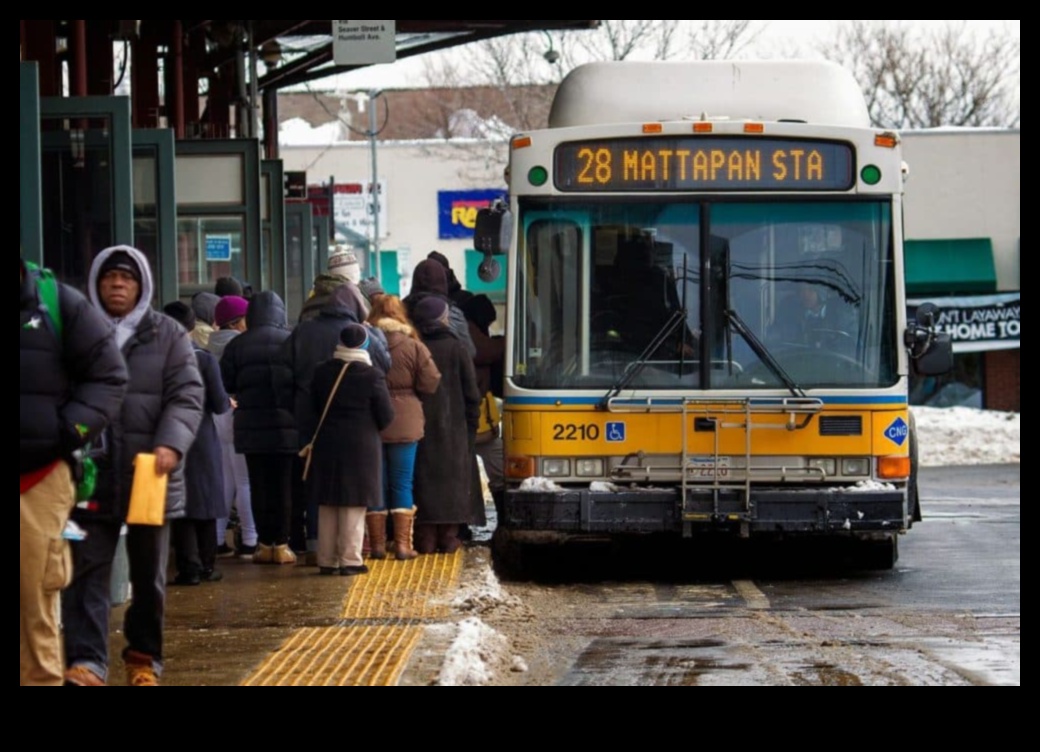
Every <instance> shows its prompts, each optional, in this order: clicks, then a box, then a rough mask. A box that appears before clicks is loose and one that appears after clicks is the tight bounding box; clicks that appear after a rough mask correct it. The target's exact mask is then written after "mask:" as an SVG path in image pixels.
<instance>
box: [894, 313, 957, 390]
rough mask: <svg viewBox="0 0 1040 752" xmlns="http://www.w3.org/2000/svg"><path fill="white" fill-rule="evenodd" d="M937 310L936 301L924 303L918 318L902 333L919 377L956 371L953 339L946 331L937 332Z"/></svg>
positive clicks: (916, 315)
mask: <svg viewBox="0 0 1040 752" xmlns="http://www.w3.org/2000/svg"><path fill="white" fill-rule="evenodd" d="M938 310H939V309H938V308H937V307H936V305H935V304H934V303H922V304H921V305H919V306H918V307H917V311H916V312H915V314H914V319H915V321H914V322H913V323H911V324H909V325H907V327H906V332H904V333H903V343H904V344H905V345H906V347H907V350H908V351H909V352H910V360H911V362H912V364H913V368H914V373H916V374H917V375H918V376H941V375H942V374H944V373H949V372H950V371H952V370H953V339H952V338H951V337H950V335H949V334H948V333H946V332H939V331H936V329H935V314H936V312H937V311H938Z"/></svg>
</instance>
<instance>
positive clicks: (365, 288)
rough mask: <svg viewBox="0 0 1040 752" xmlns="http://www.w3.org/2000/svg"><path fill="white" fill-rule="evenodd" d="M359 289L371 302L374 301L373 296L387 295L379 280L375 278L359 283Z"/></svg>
mask: <svg viewBox="0 0 1040 752" xmlns="http://www.w3.org/2000/svg"><path fill="white" fill-rule="evenodd" d="M358 287H360V288H361V294H362V295H364V296H365V297H366V298H368V299H369V301H371V300H372V296H373V295H386V290H384V289H383V286H382V285H381V284H379V280H378V279H376V278H375V277H369V278H368V279H363V280H361V281H360V282H358Z"/></svg>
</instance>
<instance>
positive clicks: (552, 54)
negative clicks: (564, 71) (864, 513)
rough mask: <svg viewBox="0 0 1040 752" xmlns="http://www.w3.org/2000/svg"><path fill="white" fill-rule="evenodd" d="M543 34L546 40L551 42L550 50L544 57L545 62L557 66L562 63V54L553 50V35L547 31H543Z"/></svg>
mask: <svg viewBox="0 0 1040 752" xmlns="http://www.w3.org/2000/svg"><path fill="white" fill-rule="evenodd" d="M542 32H543V33H544V34H545V38H546V39H548V40H549V49H547V50H546V51H545V53H544V54H543V55H542V57H544V58H545V62H547V63H548V64H549V65H555V64H556V63H558V62H560V53H559V52H557V51H556V50H554V49H553V40H552V34H550V33H549V32H548V31H547V30H545V29H542Z"/></svg>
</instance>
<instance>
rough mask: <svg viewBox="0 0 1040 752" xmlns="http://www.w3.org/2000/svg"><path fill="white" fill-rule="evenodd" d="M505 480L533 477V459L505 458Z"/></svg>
mask: <svg viewBox="0 0 1040 752" xmlns="http://www.w3.org/2000/svg"><path fill="white" fill-rule="evenodd" d="M505 470H506V477H507V478H530V477H532V476H534V457H506V468H505Z"/></svg>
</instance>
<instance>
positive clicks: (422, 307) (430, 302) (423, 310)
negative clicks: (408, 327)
mask: <svg viewBox="0 0 1040 752" xmlns="http://www.w3.org/2000/svg"><path fill="white" fill-rule="evenodd" d="M412 318H413V319H415V323H416V324H419V325H420V326H423V325H428V324H431V323H433V322H435V321H440V322H441V323H447V321H448V301H446V300H445V299H444V298H439V297H437V296H436V295H427V296H426V297H424V298H423V299H422V300H420V301H419V302H418V303H416V304H415V310H414V311H413V312H412Z"/></svg>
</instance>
